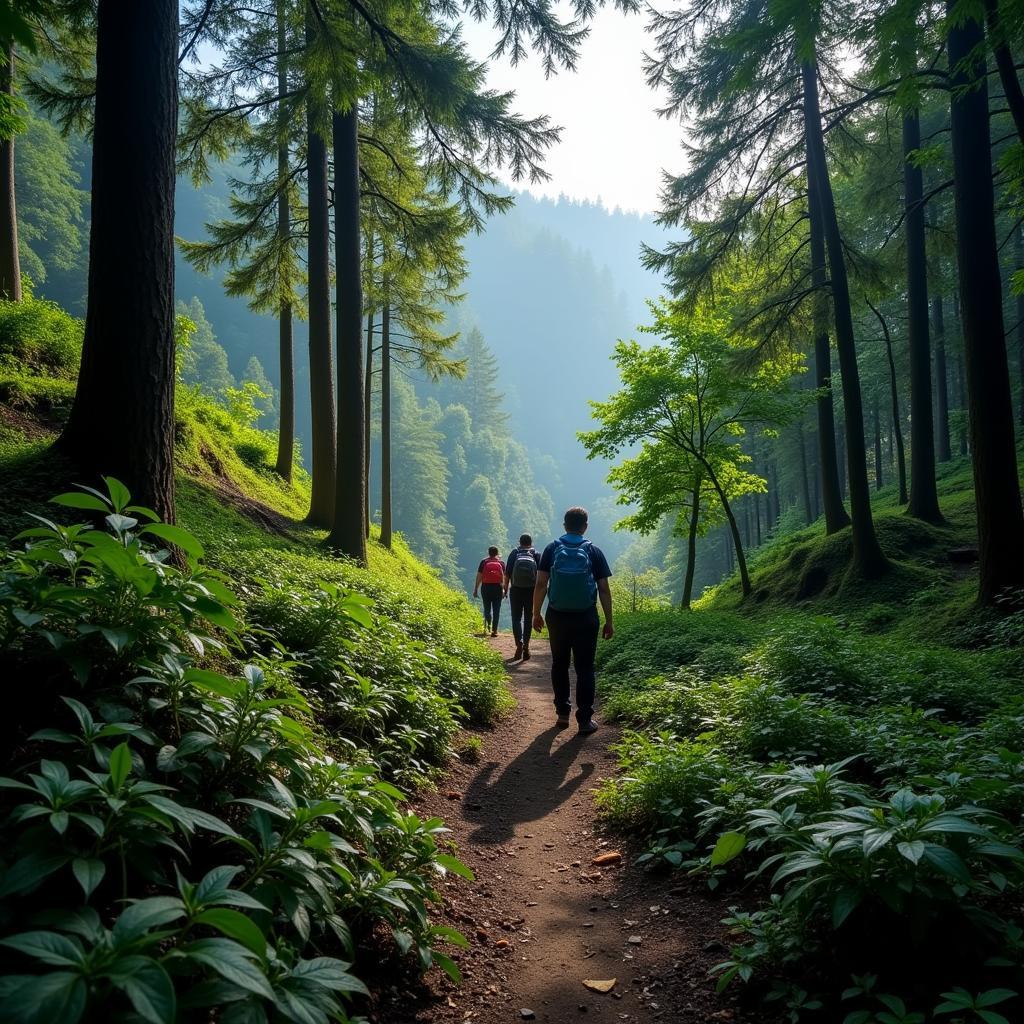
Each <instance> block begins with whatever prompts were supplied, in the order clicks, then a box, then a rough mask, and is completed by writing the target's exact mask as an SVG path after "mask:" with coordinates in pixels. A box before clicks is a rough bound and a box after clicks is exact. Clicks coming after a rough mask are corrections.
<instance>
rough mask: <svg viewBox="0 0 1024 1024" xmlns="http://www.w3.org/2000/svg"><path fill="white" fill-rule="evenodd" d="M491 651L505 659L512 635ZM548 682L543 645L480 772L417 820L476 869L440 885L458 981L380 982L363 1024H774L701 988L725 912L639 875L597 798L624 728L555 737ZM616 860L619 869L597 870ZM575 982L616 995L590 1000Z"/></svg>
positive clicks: (449, 788) (487, 739) (694, 886)
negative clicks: (581, 1023) (456, 943)
mask: <svg viewBox="0 0 1024 1024" xmlns="http://www.w3.org/2000/svg"><path fill="white" fill-rule="evenodd" d="M492 642H493V643H494V644H495V645H496V646H497V647H498V648H499V649H500V650H501V651H502V653H503V654H504V655H505V657H506V658H509V657H511V655H512V651H513V643H512V639H511V637H509V636H501V637H499V638H498V639H497V640H494V641H492ZM549 671H550V656H549V653H548V650H547V642H546V640H545V639H543V638H542V639H541V640H540V642H535V644H534V657H533V658H532V659H531V660H530V661H528V662H525V663H510V664H509V672H510V676H511V679H512V685H513V688H514V691H515V695H516V698H517V699H518V701H519V706H518V708H517V709H516V711H515V712H514V713H513V714H511V715H510V716H509V717H508V718H507V719H506V720H505V721H504V722H502V723H501V724H500V725H499V726H498V727H497V728H496V729H494V730H493V731H492V732H489V733H486V734H484V736H483V740H484V745H483V753H482V756H481V758H480V761H479V763H477V764H474V765H469V764H461V763H456V765H455V767H454V768H453V769H452V771H451V773H450V774H449V775H448V777H447V778H446V779H445V781H444V782H443V783H442V784H441V786H440V788H439V790H438V791H437V792H435V793H429V794H425V795H423V796H421V797H420V798H419V799H418V800H417V801H416V807H415V809H416V811H417V812H418V813H419V814H421V815H435V814H436V815H438V816H441V817H443V818H444V819H445V821H446V822H447V824H448V825H449V827H450V828H451V830H452V838H453V839H454V840H455V842H456V843H457V844H458V847H459V855H460V856H461V858H462V860H463V861H465V862H466V863H467V864H468V865H469V866H470V867H471V868H472V869H473V871H474V872H475V873H476V881H475V882H466V881H464V880H462V879H458V878H454V877H453V878H451V879H449V880H447V881H446V882H445V884H444V886H443V887H442V889H443V894H444V900H445V906H444V910H443V914H442V915H441V919H442V920H443V922H444V923H446V924H450V925H452V926H454V927H456V928H458V929H459V930H460V931H461V932H462V933H463V934H464V935H466V936H467V938H468V939H469V940H470V948H469V949H468V950H459V951H457V953H456V955H455V959H456V960H457V961H458V963H459V965H460V967H461V969H462V973H463V982H462V984H461V986H458V987H457V986H455V985H452V984H450V983H449V982H448V981H447V979H445V978H444V977H443V976H442V975H441V974H440V972H438V971H432V972H431V973H430V974H429V975H428V976H427V979H426V980H425V982H424V983H423V984H422V985H419V986H417V987H416V988H414V989H412V990H409V989H408V988H407V987H406V985H401V986H398V985H395V986H393V987H390V988H387V987H386V988H385V990H384V992H383V993H382V995H381V997H380V998H379V999H378V1002H377V1005H376V1006H375V1008H374V1011H373V1013H372V1014H371V1017H370V1019H371V1020H373V1021H375V1022H379V1024H415V1022H428V1021H429V1022H438V1024H440V1022H454V1021H473V1022H475V1024H498V1022H508V1021H517V1020H523V1019H536V1020H538V1021H550V1022H563V1021H570V1020H577V1019H582V1018H586V1017H593V1018H595V1019H597V1020H603V1021H606V1022H609V1024H610V1022H612V1021H620V1020H621V1021H630V1022H635V1024H642V1022H653V1021H661V1022H669V1021H672V1022H677V1021H678V1022H682V1024H688V1022H694V1024H696V1022H706V1021H708V1022H709V1021H720V1020H723V1021H734V1022H737V1024H743V1022H746V1024H754V1022H755V1021H756V1022H757V1024H767V1018H766V1016H765V1014H764V1013H763V1011H762V1012H758V1011H754V1012H753V1014H748V1013H747V1012H746V1011H744V1010H743V1009H742V1008H741V1007H740V1006H739V1005H738V1004H737V1003H736V1002H735V1001H734V997H733V996H731V995H730V994H726V995H722V996H719V995H717V994H716V993H715V991H714V982H713V980H712V979H710V978H709V977H708V973H707V972H708V968H709V967H711V966H712V965H714V964H715V963H718V962H719V961H720V960H722V959H723V954H724V953H725V952H726V947H725V944H724V943H725V942H726V941H728V940H727V937H726V936H725V934H724V929H723V928H722V926H721V924H720V923H719V922H720V920H721V918H722V917H723V916H724V915H725V914H726V913H727V909H728V908H727V901H726V900H725V899H724V898H722V899H716V898H715V896H714V895H713V894H712V893H709V892H708V890H707V889H706V887H705V886H704V883H703V882H700V881H698V880H694V879H687V878H685V877H683V878H681V877H680V876H678V875H677V876H674V877H664V876H659V875H656V874H651V873H649V872H645V871H644V870H643V868H638V867H635V866H633V863H632V862H633V859H634V857H635V855H636V853H637V852H638V850H636V849H632V848H630V847H629V845H628V843H625V842H624V841H623V837H622V836H620V835H616V834H613V833H605V832H604V831H603V830H602V829H601V827H600V824H599V822H598V819H597V816H596V812H595V808H594V802H593V797H592V791H593V790H594V788H595V787H596V786H597V784H598V783H599V782H600V781H601V780H602V779H604V778H606V777H608V776H610V775H612V774H613V773H614V771H615V767H616V759H615V754H614V753H613V751H612V750H611V749H610V747H611V745H612V744H613V743H615V741H616V739H617V738H618V733H617V730H615V729H614V728H612V727H611V726H607V725H602V727H601V729H600V730H599V731H598V732H597V733H596V734H595V735H592V736H589V737H580V736H578V735H577V733H576V727H575V723H573V725H572V726H571V727H570V728H569V729H558V728H557V727H556V726H555V711H554V706H553V704H552V700H551V684H550V677H549ZM598 720H600V715H598ZM612 853H618V854H620V855H621V858H620V859H618V862H617V863H613V864H602V865H595V864H594V863H593V862H594V859H595V858H597V857H600V856H601V855H607V854H612ZM609 859H611V860H613V861H614V860H616V858H614V857H612V858H609ZM733 899H735V897H733ZM584 979H593V980H599V981H609V980H611V979H615V985H614V988H613V989H612V990H611V991H610V992H609V993H607V994H599V993H597V992H594V991H591V990H589V989H588V988H586V987H585V986H584V984H583V981H584ZM524 1011H532V1013H533V1014H534V1015H535V1018H531V1017H529V1016H527V1015H526V1014H525V1013H524Z"/></svg>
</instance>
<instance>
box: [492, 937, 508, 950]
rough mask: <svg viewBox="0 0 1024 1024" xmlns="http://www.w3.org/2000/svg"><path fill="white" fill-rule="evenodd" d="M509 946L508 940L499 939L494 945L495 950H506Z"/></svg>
mask: <svg viewBox="0 0 1024 1024" xmlns="http://www.w3.org/2000/svg"><path fill="white" fill-rule="evenodd" d="M507 946H508V939H498V941H497V942H496V943H495V944H494V948H495V949H505V948H507Z"/></svg>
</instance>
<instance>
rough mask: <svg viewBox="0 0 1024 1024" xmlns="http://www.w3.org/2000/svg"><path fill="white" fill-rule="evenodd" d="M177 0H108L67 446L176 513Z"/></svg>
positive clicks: (88, 467) (88, 476)
mask: <svg viewBox="0 0 1024 1024" xmlns="http://www.w3.org/2000/svg"><path fill="white" fill-rule="evenodd" d="M177 59H178V3H177V0H148V2H147V3H145V4H137V3H131V2H129V0H99V4H98V7H97V14H96V107H95V111H96V112H95V118H94V122H93V154H92V226H91V230H90V236H89V297H88V303H87V306H86V315H85V336H84V340H83V344H82V364H81V369H80V370H79V375H78V389H77V391H76V393H75V400H74V403H73V404H72V407H71V413H70V415H69V417H68V421H67V424H66V425H65V427H64V431H63V433H62V434H61V436H60V438H59V440H58V442H57V447H58V448H59V450H61V451H63V452H64V453H65V454H66V455H67V456H69V457H70V459H71V460H72V462H73V463H75V465H76V468H77V469H78V471H79V472H80V473H81V474H82V478H84V480H85V482H87V483H90V484H96V483H97V482H98V480H97V478H98V477H99V476H100V475H101V474H106V475H110V476H114V477H117V478H118V479H119V480H121V481H122V482H123V483H124V484H125V485H126V486H127V487H128V488H129V490H130V491H131V492H132V496H133V497H134V499H135V501H136V502H138V503H139V504H142V505H146V506H149V507H150V508H152V509H153V510H154V511H155V512H156V513H157V514H158V515H159V516H160V517H161V518H162V519H164V520H165V521H173V519H174V182H175V164H174V158H175V151H174V150H175V139H176V134H177V126H178V124H177V122H178V76H177V70H178V65H177Z"/></svg>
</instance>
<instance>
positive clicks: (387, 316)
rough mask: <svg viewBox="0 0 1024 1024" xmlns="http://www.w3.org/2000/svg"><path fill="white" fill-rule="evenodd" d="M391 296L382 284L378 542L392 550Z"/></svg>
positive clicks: (385, 282)
mask: <svg viewBox="0 0 1024 1024" xmlns="http://www.w3.org/2000/svg"><path fill="white" fill-rule="evenodd" d="M392 530H393V523H392V516H391V296H390V295H389V294H388V282H387V279H386V278H385V280H384V313H383V320H382V323H381V334H380V542H381V544H383V545H384V547H386V548H387V549H388V550H389V551H390V550H391V534H392Z"/></svg>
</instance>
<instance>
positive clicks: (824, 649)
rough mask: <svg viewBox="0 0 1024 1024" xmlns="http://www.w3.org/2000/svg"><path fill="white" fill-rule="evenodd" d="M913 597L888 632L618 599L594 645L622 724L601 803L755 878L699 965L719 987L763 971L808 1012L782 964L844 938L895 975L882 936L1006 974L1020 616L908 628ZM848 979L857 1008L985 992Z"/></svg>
mask: <svg viewBox="0 0 1024 1024" xmlns="http://www.w3.org/2000/svg"><path fill="white" fill-rule="evenodd" d="M922 607H928V606H922ZM911 611H912V610H911ZM907 614H908V611H907V609H905V608H899V607H896V606H892V605H890V606H887V612H886V618H887V620H888V619H889V617H890V616H891V617H892V621H893V622H895V623H896V624H897V628H898V633H897V632H893V633H892V635H884V636H879V635H878V633H877V632H874V629H875V627H874V626H873V624H872V620H873V616H872V615H866V616H865V624H866V626H867V629H866V630H861V629H857V628H856V627H855V626H853V625H851V624H850V623H847V622H843V621H838V620H836V619H833V618H828V617H825V616H813V615H809V614H806V613H803V614H801V613H795V612H792V611H790V612H788V613H787V614H786V615H785V616H781V617H780V616H775V617H773V618H772V619H763V618H760V617H756V618H747V619H737V618H735V617H734V616H732V615H730V614H729V613H725V612H721V611H711V610H706V611H700V612H695V613H684V612H678V611H676V612H661V613H654V614H646V615H635V616H634V615H625V616H620V618H619V622H618V624H617V625H618V629H617V634H616V638H615V640H614V641H613V642H612V643H611V644H610V645H608V648H607V649H604V650H602V652H601V655H600V657H601V662H602V667H603V674H602V676H601V677H600V678H601V685H602V688H603V690H604V692H605V700H604V708H605V711H606V714H608V715H609V717H612V718H617V719H619V720H621V721H623V722H625V723H627V724H628V725H629V726H630V727H631V729H630V731H627V732H625V733H624V734H623V739H622V742H621V745H620V747H619V748H618V754H619V759H620V766H621V774H620V775H619V776H618V777H617V778H614V779H611V780H609V781H607V782H606V783H604V785H603V786H602V787H601V789H600V790H599V796H598V799H599V803H600V806H601V809H602V812H603V813H604V814H605V815H606V816H607V817H608V818H609V819H610V820H611V821H612V822H613V823H615V824H617V825H619V826H621V827H624V828H627V829H629V830H631V831H634V832H635V831H636V830H637V829H639V830H642V831H644V832H646V833H647V834H648V836H649V837H650V838H649V840H648V852H647V853H645V854H644V855H642V856H641V858H640V860H641V861H642V862H644V863H649V864H660V865H664V866H669V867H675V868H679V867H689V868H690V869H691V870H693V871H695V872H698V873H700V874H703V875H704V876H705V877H706V878H707V881H708V884H709V885H710V886H712V887H722V886H733V885H736V884H737V883H738V882H739V881H740V880H741V879H742V878H743V876H744V875H746V876H747V877H748V878H749V879H751V880H756V881H757V882H758V884H759V885H761V886H766V887H767V888H768V890H769V899H768V902H767V904H764V905H762V906H761V907H759V908H757V909H755V910H753V911H750V912H746V911H741V910H739V909H738V908H734V909H733V911H732V914H731V916H730V917H729V918H728V919H727V920H726V924H727V925H729V927H730V928H731V930H732V931H733V933H734V936H735V939H736V942H735V945H734V947H733V948H732V949H731V950H730V953H729V956H728V958H726V959H724V960H723V962H722V963H721V964H720V965H718V967H716V969H715V972H716V974H717V975H718V977H719V984H720V987H724V986H726V985H728V984H729V983H731V982H732V981H734V980H742V981H751V980H760V981H762V982H763V981H767V980H772V979H774V980H775V981H776V982H777V983H778V987H777V988H776V989H775V990H774V991H775V992H776V993H778V994H777V999H778V1000H779V1001H780V1002H781V1003H782V1005H786V1006H792V1007H793V1009H792V1010H791V1012H796V1010H797V1009H799V1010H800V1012H803V1011H806V1010H807V1009H808V1005H809V1002H810V1001H813V998H814V997H812V996H809V995H808V994H807V992H806V991H803V989H800V988H799V986H797V989H798V990H799V991H797V990H794V989H793V988H792V986H791V985H790V984H789V981H788V979H790V978H792V977H794V975H796V976H797V977H799V979H800V980H801V984H802V985H804V987H806V984H807V980H811V979H812V978H813V977H814V975H815V974H817V973H821V974H823V975H826V974H827V973H828V972H829V970H830V968H829V966H828V960H829V958H830V957H831V958H834V957H836V956H840V957H842V958H843V959H842V960H841V961H840V962H841V963H847V962H848V963H851V964H853V963H865V964H868V965H871V966H874V967H876V968H877V969H878V970H879V971H880V972H882V973H884V974H885V975H886V986H887V988H889V989H890V990H896V991H900V992H902V991H903V990H904V989H905V988H909V986H907V983H906V979H905V978H903V977H901V976H900V975H899V974H898V972H895V971H892V970H891V969H890V967H889V965H888V963H887V961H886V957H887V953H886V952H885V950H888V949H889V948H890V943H891V948H893V949H896V948H901V947H902V948H906V947H907V946H910V945H913V946H915V947H917V948H921V949H922V950H932V949H933V947H934V948H935V950H936V954H938V953H939V952H940V951H941V952H942V955H945V950H944V946H948V945H949V943H953V944H954V945H955V947H956V950H957V953H956V957H957V959H958V963H961V964H962V970H963V972H964V973H963V977H964V978H965V979H966V978H970V979H972V984H973V979H974V978H975V977H981V978H984V979H985V981H986V982H987V983H989V984H991V985H999V984H1001V983H1002V982H1005V981H1010V983H1011V984H1016V981H1015V978H1016V976H1015V975H1014V974H1013V973H1012V972H1013V971H1014V970H1015V965H1016V964H1017V962H1018V961H1017V950H1018V948H1019V943H1018V940H1017V939H1016V938H1015V936H1016V935H1017V934H1018V929H1017V925H1016V924H1015V923H1014V921H1013V919H1012V916H1011V915H1012V912H1013V911H1012V908H1013V907H1014V906H1015V905H1016V899H1017V898H1018V895H1019V893H1021V892H1022V891H1024V873H1022V866H1024V845H1022V843H1021V839H1020V831H1019V821H1020V820H1021V813H1022V809H1024V803H1022V798H1024V788H1022V787H1024V752H1022V751H1024V716H1022V711H1021V708H1022V700H1024V697H1022V694H1024V672H1022V671H1021V664H1020V661H1019V659H1018V658H1017V657H1016V651H1015V649H1014V648H1013V647H1012V646H1010V645H1012V644H1013V641H1014V638H1015V636H1016V634H1015V629H1016V620H1015V618H1014V617H1013V615H1011V616H1009V617H1007V618H1005V619H1000V620H996V619H994V618H993V619H985V620H983V621H982V622H981V623H979V624H978V625H976V626H972V627H970V628H968V629H966V630H963V629H961V630H960V631H958V632H954V633H952V634H950V635H949V636H947V645H946V646H940V645H939V644H938V643H937V642H934V641H928V640H922V639H920V638H913V637H912V636H911V634H910V633H909V632H908V629H907V624H906V622H905V621H904V620H905V618H906V616H907ZM926 614H927V613H926ZM886 627H887V628H888V629H891V628H892V627H891V626H890V623H889V621H887V622H886ZM950 637H952V638H953V639H956V640H959V641H960V642H961V643H963V644H965V645H969V646H965V647H951V646H948V642H949V639H950ZM1004 640H1008V641H1009V645H1007V644H1004ZM879 936H885V939H884V940H881V941H879V939H878V937H879ZM872 937H874V938H872ZM876 947H877V949H876ZM993 953H994V954H995V957H994V959H992V960H991V961H990V962H989V963H988V966H984V961H985V959H986V957H989V956H992V954H993ZM926 955H933V954H931V953H928V954H926ZM999 965H1003V966H1002V967H1000V966H999ZM1000 971H1003V972H1006V973H1000ZM796 972H799V973H798V974H796ZM977 972H983V973H980V974H979V973H977ZM783 979H787V980H786V981H784V980H783ZM1011 979H1014V980H1011ZM948 980H949V976H948V974H946V975H943V981H944V982H946V983H947V985H948ZM925 983H927V984H929V985H930V984H931V979H930V978H929V979H927V982H924V981H922V984H925ZM801 991H803V995H802V996H800V992H801ZM929 991H930V990H929ZM939 991H940V990H939V989H938V988H935V989H934V996H935V1002H934V1003H933V1004H929V1005H935V1003H938V1002H939V999H938V995H939ZM960 991H961V992H962V993H966V989H963V990H960ZM972 991H973V990H972ZM988 991H1001V990H1000V989H999V988H991V989H989V990H988ZM1007 991H1010V990H1007ZM913 995H914V1000H915V1001H917V1000H918V999H919V996H920V992H915V993H914V994H913ZM798 997H799V998H798ZM860 997H865V998H866V1000H867V1001H869V1002H870V1000H875V1004H876V1005H870V1006H869V1005H865V1006H864V1008H863V1009H862V1010H861V1009H856V1010H854V1011H853V1012H852V1013H851V1015H850V1017H849V1018H848V1019H849V1020H850V1021H852V1022H856V1024H868V1022H874V1021H881V1020H886V1021H892V1020H916V1021H925V1020H931V1019H932V1015H937V1016H936V1019H942V1018H943V1015H944V1014H945V1013H949V1014H954V1015H956V1014H958V1015H960V1016H962V1017H964V1019H985V1018H984V1017H977V1016H975V1017H971V1016H970V1013H975V1012H976V1011H975V1007H974V1006H973V1005H972V1003H971V1000H975V999H976V998H979V997H975V996H973V995H969V994H963V995H961V996H960V997H959V998H961V999H962V1000H967V1001H965V1002H961V1003H955V1001H954V1000H949V999H945V1002H944V1003H942V1004H941V1005H943V1006H945V1009H944V1010H943V1011H942V1012H941V1013H940V1012H939V1011H938V1008H937V1007H936V1008H935V1009H933V1010H932V1011H931V1014H927V1013H922V1012H920V1011H918V1010H916V1009H907V1006H908V1005H909V1004H908V1003H904V1002H903V999H902V998H901V997H900V996H896V995H884V996H875V995H874V994H873V993H869V992H868V991H867V990H865V991H864V992H862V993H860V995H859V996H858V998H860ZM1012 997H1013V996H1012V994H1011V995H1008V996H1007V997H1006V998H1007V999H1010V998H1012ZM773 998H776V997H775V996H773ZM851 998H853V996H851ZM794 1000H795V1002H794ZM826 1005H831V1004H826ZM993 1005H995V1004H993ZM980 1008H981V1009H982V1010H984V1011H985V1012H987V1013H998V1010H989V1009H988V1008H987V1005H985V1006H981V1007H980ZM793 1019H797V1018H793ZM799 1019H803V1018H802V1017H800V1018H799ZM1007 1019H1012V1017H1009V1018H1007Z"/></svg>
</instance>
